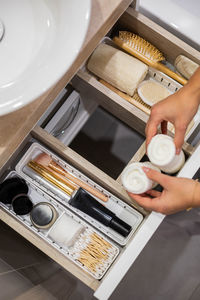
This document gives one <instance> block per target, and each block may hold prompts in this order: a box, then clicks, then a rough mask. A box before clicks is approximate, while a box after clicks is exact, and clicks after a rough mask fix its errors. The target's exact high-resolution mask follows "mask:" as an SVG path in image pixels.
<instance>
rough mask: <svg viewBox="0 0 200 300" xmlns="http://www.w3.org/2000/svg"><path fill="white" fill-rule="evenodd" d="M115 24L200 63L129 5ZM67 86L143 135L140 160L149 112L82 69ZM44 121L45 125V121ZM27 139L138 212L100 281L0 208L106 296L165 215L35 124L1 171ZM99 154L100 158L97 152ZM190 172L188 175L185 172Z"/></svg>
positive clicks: (135, 156) (136, 157) (16, 227)
mask: <svg viewBox="0 0 200 300" xmlns="http://www.w3.org/2000/svg"><path fill="white" fill-rule="evenodd" d="M116 28H126V29H129V30H130V31H134V32H136V33H138V34H140V35H141V36H143V37H144V38H147V39H148V40H149V41H150V42H152V44H154V45H155V46H157V47H158V48H159V49H160V50H161V51H163V52H164V53H165V54H166V57H167V59H168V61H169V62H173V61H174V59H175V57H176V56H177V55H179V54H185V55H186V56H188V57H190V58H191V59H193V60H194V61H196V62H200V54H199V52H197V51H195V50H194V49H192V48H191V47H189V46H188V45H186V44H185V43H183V42H182V41H180V40H179V39H177V38H175V37H174V36H173V35H171V34H169V33H168V32H167V31H166V30H164V29H162V28H161V27H159V26H158V25H156V24H155V23H153V22H152V21H150V20H148V19H147V18H145V17H143V16H142V15H141V14H138V13H137V12H135V11H134V10H133V9H132V8H129V9H128V10H127V12H125V13H124V15H123V16H122V17H121V18H120V20H119V22H118V23H117V24H116ZM72 85H73V87H74V88H75V89H76V93H79V94H80V95H81V97H83V98H85V99H87V98H88V95H89V98H91V99H95V101H96V102H95V104H94V107H93V106H91V107H90V102H89V107H90V108H88V111H90V112H91V114H92V113H93V111H94V110H95V109H96V107H97V106H99V105H100V106H101V107H103V108H104V109H105V110H107V111H109V112H110V113H111V114H112V115H114V116H115V117H117V118H118V119H120V120H122V121H123V122H124V123H126V124H127V125H128V126H130V127H131V128H133V129H134V130H136V131H137V132H138V133H140V134H142V135H143V140H142V139H141V142H140V143H139V146H138V151H137V152H136V153H135V154H134V153H133V155H132V157H131V158H130V160H131V161H140V160H141V159H142V158H143V156H144V154H145V147H144V144H143V141H144V139H145V138H144V129H145V123H146V121H147V119H148V114H146V113H145V112H144V111H141V110H140V109H139V108H137V107H135V106H133V105H132V104H130V103H129V102H126V101H125V100H124V99H123V98H121V97H120V96H119V95H116V93H114V92H113V91H111V90H110V89H108V88H107V87H106V86H104V85H102V84H101V83H100V82H99V81H98V80H96V78H95V77H93V76H91V75H90V74H87V73H86V72H84V71H79V72H78V74H77V76H75V77H74V78H73V80H72ZM75 98H76V97H75ZM72 102H73V101H72ZM73 103H74V102H73ZM73 103H72V104H73ZM96 103H97V105H96ZM74 107H75V108H74V109H76V106H74ZM85 118H86V119H87V116H85ZM86 119H84V118H83V123H82V125H83V124H84V122H85V120H86ZM43 120H44V119H43ZM44 123H45V122H43V124H44ZM40 124H41V122H40ZM77 125H78V126H79V125H80V123H79V122H78V123H77ZM44 126H47V123H46V124H45V125H44ZM94 130H95V128H94ZM50 131H51V130H50ZM77 132H78V131H77ZM68 138H69V139H68ZM68 138H67V141H66V145H67V143H68V142H69V140H70V139H72V138H71V136H70V137H68ZM30 141H37V142H39V143H41V144H42V145H43V146H44V147H46V148H47V149H48V150H49V151H52V152H53V153H55V154H56V155H57V156H58V157H60V158H61V159H62V160H64V161H66V162H67V163H69V164H71V165H72V166H73V167H75V168H77V169H78V170H79V171H80V172H82V173H83V174H84V175H85V176H87V177H88V178H90V179H91V180H92V181H94V182H95V183H96V184H97V185H99V186H101V187H103V188H104V189H105V190H107V191H108V192H109V193H112V194H113V195H114V196H115V197H118V198H119V199H120V200H122V201H124V202H125V203H127V204H129V205H130V206H132V207H133V208H134V209H136V210H137V211H138V212H139V213H141V214H142V215H143V221H142V222H141V224H140V226H139V227H138V228H137V230H136V232H135V233H134V234H133V235H132V236H131V237H130V239H129V240H128V241H127V243H126V245H123V246H120V252H119V255H118V257H117V258H116V259H115V261H114V262H113V263H112V265H111V266H110V267H109V270H108V271H107V272H106V273H105V274H104V276H103V277H102V278H101V279H100V280H98V279H95V278H93V277H92V276H91V275H90V274H88V273H86V272H85V271H84V270H83V269H81V268H80V267H79V266H77V265H75V264H74V263H73V262H72V261H70V260H69V259H68V258H67V257H66V256H65V255H63V254H62V253H60V252H59V251H58V250H57V249H56V248H54V247H52V246H51V245H49V244H48V243H47V242H46V241H44V240H43V239H42V237H40V236H38V235H36V234H34V232H32V231H30V230H29V229H28V228H27V227H26V226H24V225H23V224H22V223H21V222H19V221H18V220H17V219H16V218H13V217H12V216H10V215H9V214H8V213H7V212H6V210H5V209H2V210H1V212H0V216H1V219H2V220H3V221H4V222H6V223H7V224H8V225H9V226H10V227H12V228H13V229H14V230H16V231H17V232H19V233H20V234H21V235H22V236H23V237H25V238H26V239H27V240H28V241H30V242H31V243H32V244H34V245H35V246H36V247H38V248H39V249H40V250H41V251H43V252H44V253H45V254H47V255H48V256H49V257H51V258H52V259H53V260H55V261H56V262H57V263H59V264H60V265H61V266H62V267H63V268H65V269H66V270H67V271H69V272H70V273H72V274H73V275H74V276H75V277H77V278H78V279H80V280H81V281H83V282H84V283H85V284H86V285H88V286H89V287H90V288H91V289H93V290H94V291H95V294H94V295H95V296H96V297H97V298H98V299H101V300H103V299H108V298H109V297H110V295H111V294H112V293H113V291H114V289H115V288H116V287H117V285H118V283H119V282H120V281H121V279H122V278H123V276H124V275H125V274H126V272H127V271H128V269H129V268H130V267H131V265H132V264H133V262H134V261H135V259H136V258H137V256H138V255H139V254H140V252H141V251H142V249H143V248H144V247H145V245H146V244H147V242H148V240H149V239H150V238H151V236H152V235H153V233H154V232H155V230H156V229H157V228H158V226H159V225H160V223H161V222H162V220H163V219H164V215H161V214H158V213H154V212H153V213H149V212H148V211H145V210H144V209H143V208H141V207H139V206H138V205H137V203H134V202H133V201H132V200H131V199H130V198H129V197H128V196H127V194H126V192H125V191H124V189H123V188H122V186H121V184H120V181H119V178H118V179H113V178H112V177H111V176H109V175H108V174H106V173H105V172H103V171H102V170H100V168H98V167H96V166H95V165H94V164H92V163H90V162H89V161H88V160H87V159H84V158H83V157H82V156H81V155H79V154H78V153H77V152H75V151H73V150H72V149H71V148H70V147H67V146H66V145H65V144H64V143H63V142H64V141H62V140H60V141H59V140H58V139H57V138H56V137H55V136H52V135H51V134H49V133H48V132H47V131H46V130H44V129H42V128H41V127H39V126H36V127H35V128H34V129H33V130H32V131H31V133H30V135H29V136H28V137H27V138H26V139H25V140H24V141H23V143H22V145H21V146H20V147H19V148H18V149H17V150H16V152H15V154H14V155H13V157H12V158H11V159H10V160H9V161H8V162H7V164H6V165H5V167H4V168H3V170H2V174H3V172H4V171H6V170H13V169H14V167H15V165H16V160H17V158H18V157H19V156H20V155H21V154H20V153H21V152H22V150H23V151H26V150H28V146H29V142H30ZM193 150H194V149H193V148H192V147H190V146H189V145H187V144H185V145H184V151H185V153H186V154H187V155H188V157H189V156H190V155H191V154H192V153H193ZM197 150H198V149H197ZM197 150H196V151H197ZM198 151H199V150H198ZM195 153H196V152H195ZM195 155H196V154H195ZM192 157H193V156H192ZM192 157H191V158H192ZM100 159H102V158H101V157H100ZM190 162H191V159H189V160H188V162H187V163H186V165H185V166H184V167H183V169H182V171H181V172H180V173H179V176H183V175H185V173H184V172H185V171H184V169H185V168H186V170H187V169H188V164H190ZM121 171H122V170H121ZM194 172H195V170H194ZM192 176H193V174H190V175H189V177H192ZM118 177H120V174H118Z"/></svg>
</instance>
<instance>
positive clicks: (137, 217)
mask: <svg viewBox="0 0 200 300" xmlns="http://www.w3.org/2000/svg"><path fill="white" fill-rule="evenodd" d="M41 153H46V154H48V155H49V156H50V157H51V159H52V160H53V161H54V162H56V163H57V164H58V165H60V166H61V167H62V168H63V169H65V170H66V171H67V172H68V173H69V174H71V175H73V176H75V177H76V178H78V179H79V180H81V181H83V182H85V183H86V184H87V185H89V186H91V187H93V188H94V189H95V190H97V191H99V192H101V193H102V194H103V195H105V196H106V197H107V199H108V200H107V202H103V201H102V200H100V199H99V198H97V197H95V196H94V195H92V196H93V197H94V198H95V199H96V201H99V202H100V203H101V204H103V205H104V206H105V207H106V208H108V209H109V210H110V211H112V212H113V213H115V214H116V216H117V217H118V218H120V219H121V220H122V221H124V222H126V223H127V224H129V225H130V226H131V227H132V229H131V231H130V233H129V234H128V235H127V236H126V237H124V236H122V235H121V234H119V233H118V232H116V231H115V230H113V229H111V228H109V227H107V226H105V225H103V224H102V223H100V222H99V221H96V220H95V219H94V218H92V217H90V216H89V215H87V214H86V213H84V212H82V211H81V210H79V209H77V208H75V207H73V206H72V205H70V204H69V200H70V196H69V195H67V194H66V193H62V195H61V196H60V195H58V194H57V191H56V190H55V191H52V190H49V185H48V186H47V185H46V187H45V186H44V183H43V184H41V181H40V179H38V176H37V178H36V179H34V177H32V178H31V177H30V175H27V171H25V169H24V167H27V164H28V162H29V161H31V160H34V159H35V158H36V157H37V156H38V155H39V154H41ZM28 169H29V174H30V168H28ZM16 171H17V173H18V174H20V175H21V176H22V177H23V178H24V179H26V180H27V181H28V182H32V183H34V184H35V185H37V186H38V187H40V188H41V189H42V190H44V191H45V192H47V193H48V194H50V195H51V196H52V197H54V198H55V199H56V200H58V201H59V202H60V203H62V204H63V205H64V206H65V207H67V208H68V209H70V210H72V211H73V212H74V213H76V214H77V215H79V216H80V217H81V218H82V219H84V220H85V221H87V222H88V223H89V224H91V225H92V226H93V227H95V228H96V229H98V230H99V231H101V232H102V233H103V234H105V235H106V236H108V237H109V238H110V239H112V240H113V241H115V242H116V243H118V244H119V245H121V246H124V245H126V244H127V242H128V240H129V239H130V238H131V236H132V235H133V234H134V232H135V231H136V229H137V228H138V226H139V225H140V223H141V222H142V220H143V216H142V214H141V213H139V212H138V211H137V210H135V209H133V208H132V207H130V206H129V205H127V204H125V203H124V202H123V201H121V200H120V199H118V198H117V197H115V196H114V195H112V194H111V193H110V192H108V191H107V190H105V189H104V188H103V187H101V186H100V185H98V184H97V183H95V182H94V181H93V180H91V179H90V178H88V177H87V176H85V175H84V174H83V173H82V172H80V171H78V170H77V169H76V168H74V167H73V166H71V165H70V164H68V163H67V162H65V161H63V160H62V159H60V158H59V157H58V156H56V155H55V154H53V153H52V152H51V151H49V150H48V149H46V148H45V147H43V146H42V145H40V144H38V143H33V144H32V145H31V147H30V148H29V149H28V151H27V152H26V153H25V155H24V156H23V157H22V159H21V160H20V161H19V163H18V164H17V165H16ZM34 175H35V172H34V171H33V175H32V176H34ZM45 184H46V182H45Z"/></svg>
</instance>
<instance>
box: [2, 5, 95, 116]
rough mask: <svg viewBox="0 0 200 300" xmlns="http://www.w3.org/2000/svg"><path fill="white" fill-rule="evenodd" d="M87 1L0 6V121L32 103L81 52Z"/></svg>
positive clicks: (86, 18) (84, 32)
mask: <svg viewBox="0 0 200 300" xmlns="http://www.w3.org/2000/svg"><path fill="white" fill-rule="evenodd" d="M90 10H91V0H84V1H80V0H15V1H13V0H0V115H4V114H7V113H9V112H12V111H14V110H16V109H19V108H21V107H23V106H25V105H26V104H28V103H30V102H32V101H33V100H35V99H36V98H38V97H39V96H40V95H42V94H43V93H44V92H45V91H47V90H48V89H49V88H50V87H51V86H53V85H54V84H55V83H56V82H57V81H58V80H59V79H60V78H61V77H62V76H63V75H64V73H65V72H66V71H67V70H68V69H69V67H70V65H71V64H72V63H73V61H74V60H75V58H76V56H77V54H78V53H79V51H80V48H81V46H82V43H83V41H84V38H85V35H86V33H87V28H88V24H89V19H90Z"/></svg>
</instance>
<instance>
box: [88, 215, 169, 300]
mask: <svg viewBox="0 0 200 300" xmlns="http://www.w3.org/2000/svg"><path fill="white" fill-rule="evenodd" d="M164 218H165V215H162V214H160V213H156V212H152V213H151V214H150V215H149V217H148V218H147V220H146V221H145V222H144V224H143V225H142V226H141V227H140V230H139V231H138V232H137V233H136V235H135V237H134V239H133V240H132V241H131V242H130V244H129V245H128V246H127V248H126V249H125V251H124V252H123V253H122V254H121V256H120V259H119V260H118V261H117V262H116V263H115V264H114V266H113V267H112V268H111V270H110V271H109V273H108V275H107V276H106V277H105V279H103V281H102V283H101V284H100V286H99V287H98V288H97V290H96V292H95V293H94V296H95V297H96V298H97V299H99V300H107V299H108V298H109V297H110V296H111V294H112V293H113V292H114V290H115V289H116V287H117V285H118V284H119V283H120V281H121V280H122V278H123V277H124V276H125V275H126V273H127V272H128V270H129V268H130V267H131V265H132V264H133V263H134V261H135V260H136V258H137V257H138V255H139V254H140V252H141V251H142V249H143V248H144V247H145V245H146V244H147V242H148V241H149V239H150V238H151V237H152V235H153V234H154V232H155V231H156V229H157V228H158V227H159V225H160V224H161V222H162V221H163V220H164Z"/></svg>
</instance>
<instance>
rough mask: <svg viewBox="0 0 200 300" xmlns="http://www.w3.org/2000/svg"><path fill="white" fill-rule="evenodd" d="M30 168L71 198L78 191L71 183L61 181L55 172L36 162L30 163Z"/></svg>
mask: <svg viewBox="0 0 200 300" xmlns="http://www.w3.org/2000/svg"><path fill="white" fill-rule="evenodd" d="M28 166H29V167H30V168H31V169H33V170H34V171H35V172H36V173H38V174H39V175H40V176H42V177H43V178H45V179H46V180H47V181H49V182H51V183H53V184H54V185H55V186H57V187H58V188H59V189H61V190H62V191H64V192H65V193H66V194H67V195H69V196H71V195H72V193H73V192H74V191H75V190H76V189H77V187H76V186H74V185H72V184H71V183H70V182H69V181H68V182H67V181H66V180H60V178H58V176H55V174H54V172H52V171H49V170H48V169H47V168H46V167H45V166H43V165H42V164H39V163H38V162H36V161H33V160H31V161H29V162H28Z"/></svg>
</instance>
